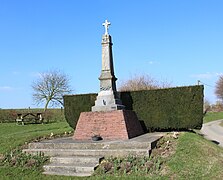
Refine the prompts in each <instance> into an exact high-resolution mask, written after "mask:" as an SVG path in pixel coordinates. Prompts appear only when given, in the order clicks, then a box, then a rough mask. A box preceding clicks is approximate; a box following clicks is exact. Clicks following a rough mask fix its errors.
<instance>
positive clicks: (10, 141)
mask: <svg viewBox="0 0 223 180" xmlns="http://www.w3.org/2000/svg"><path fill="white" fill-rule="evenodd" d="M69 131H72V129H71V128H70V127H69V125H68V124H67V123H66V122H58V123H49V124H27V125H24V126H22V125H17V124H16V123H1V124H0V144H1V146H0V154H2V153H6V152H8V151H11V150H12V149H15V148H16V147H18V146H21V145H24V144H26V143H28V142H30V141H31V140H34V139H36V138H38V137H44V136H45V137H47V136H50V134H51V133H53V134H54V135H55V134H63V133H65V132H69Z"/></svg>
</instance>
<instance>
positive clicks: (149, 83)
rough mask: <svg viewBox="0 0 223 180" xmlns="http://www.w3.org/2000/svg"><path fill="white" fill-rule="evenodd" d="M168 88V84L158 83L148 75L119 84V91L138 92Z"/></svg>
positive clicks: (136, 76) (137, 76)
mask: <svg viewBox="0 0 223 180" xmlns="http://www.w3.org/2000/svg"><path fill="white" fill-rule="evenodd" d="M167 87H170V83H168V82H159V81H157V80H156V79H154V78H152V77H150V76H148V75H145V74H144V75H135V76H134V77H131V78H130V79H129V80H127V81H124V82H122V83H121V85H120V87H119V91H139V90H151V89H160V88H167Z"/></svg>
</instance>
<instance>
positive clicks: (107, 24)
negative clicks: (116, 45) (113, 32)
mask: <svg viewBox="0 0 223 180" xmlns="http://www.w3.org/2000/svg"><path fill="white" fill-rule="evenodd" d="M102 25H103V26H104V27H105V34H106V35H107V34H108V28H109V25H111V23H110V22H108V20H105V22H104V23H103V24H102Z"/></svg>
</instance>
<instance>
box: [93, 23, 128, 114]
mask: <svg viewBox="0 0 223 180" xmlns="http://www.w3.org/2000/svg"><path fill="white" fill-rule="evenodd" d="M102 25H103V26H104V27H105V34H103V35H102V43H101V44H102V69H101V76H100V77H99V80H100V92H99V93H98V96H97V99H96V101H95V106H93V107H92V111H111V110H120V109H124V106H123V105H122V103H121V100H120V99H119V98H118V94H117V90H116V80H117V78H116V77H115V74H114V63H113V56H112V38H111V36H110V35H109V34H108V28H109V25H111V23H110V22H108V21H107V20H106V21H105V23H103V24H102Z"/></svg>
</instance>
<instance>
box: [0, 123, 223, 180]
mask: <svg viewBox="0 0 223 180" xmlns="http://www.w3.org/2000/svg"><path fill="white" fill-rule="evenodd" d="M70 130H71V129H70V128H69V127H68V125H67V123H65V122H58V123H50V124H44V125H41V124H30V125H25V126H18V125H16V124H14V123H5V124H4V123H3V124H0V144H1V146H0V152H1V153H2V154H3V153H6V152H10V151H11V150H12V149H15V148H17V147H18V146H21V145H23V144H25V143H26V142H29V141H31V140H32V139H36V138H37V137H43V136H49V135H50V133H51V132H53V133H54V134H56V133H58V134H60V133H64V132H65V131H70ZM162 141H163V142H162V143H161V144H163V145H162V146H161V147H162V148H163V149H162V150H163V151H162V152H165V151H166V150H168V151H169V150H170V153H167V154H170V155H169V156H167V157H165V156H164V157H159V156H160V155H161V154H162V152H161V153H159V149H158V150H157V152H158V153H157V154H156V153H154V156H155V158H157V159H160V158H161V163H159V164H158V165H159V166H160V167H159V168H156V169H155V170H152V171H151V172H150V173H149V174H147V175H143V173H141V172H140V170H139V171H138V172H137V173H135V174H131V175H128V174H125V175H119V174H117V175H115V176H113V175H107V174H100V175H96V176H92V177H90V178H77V177H64V176H46V175H43V174H42V169H41V168H27V167H21V166H19V167H10V166H7V165H0V179H3V180H5V179H6V180H7V179H10V180H11V179H16V180H17V179H24V180H26V179H27V180H28V179H34V180H35V179H43V180H48V179H50V180H51V179H55V180H71V179H109V180H110V179H223V171H222V167H223V149H222V148H220V147H218V146H217V145H215V144H214V143H212V142H209V141H207V140H205V139H204V138H203V137H202V136H200V135H197V134H195V133H189V132H185V133H181V134H180V136H179V138H178V139H177V140H173V138H172V139H168V138H167V139H165V138H164V139H162ZM167 141H170V142H169V143H170V145H171V144H172V145H173V147H171V146H170V147H167V146H166V143H167ZM166 147H167V148H166ZM154 152H155V151H154ZM1 153H0V154H1ZM142 175H143V176H142Z"/></svg>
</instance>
